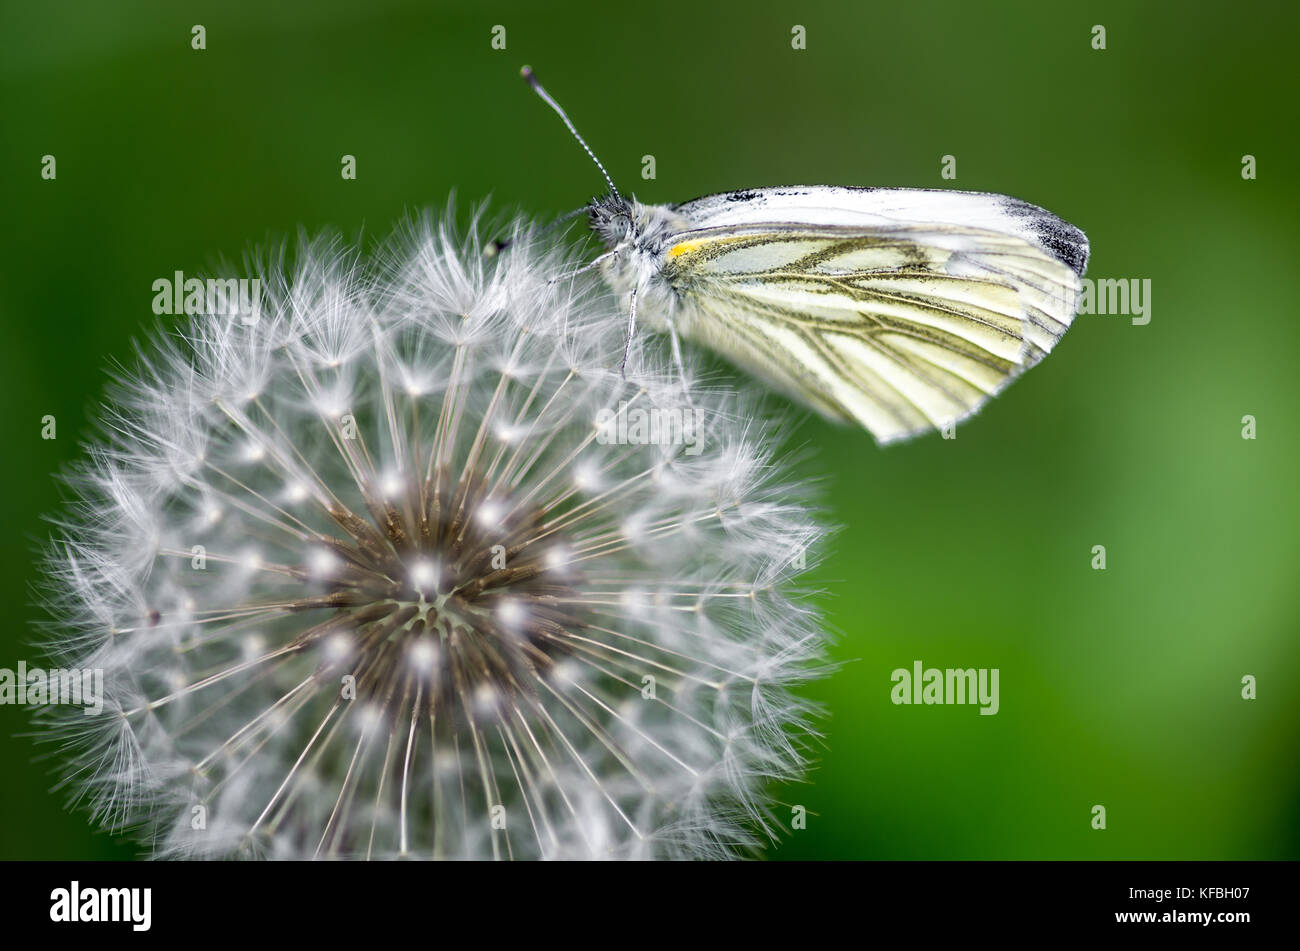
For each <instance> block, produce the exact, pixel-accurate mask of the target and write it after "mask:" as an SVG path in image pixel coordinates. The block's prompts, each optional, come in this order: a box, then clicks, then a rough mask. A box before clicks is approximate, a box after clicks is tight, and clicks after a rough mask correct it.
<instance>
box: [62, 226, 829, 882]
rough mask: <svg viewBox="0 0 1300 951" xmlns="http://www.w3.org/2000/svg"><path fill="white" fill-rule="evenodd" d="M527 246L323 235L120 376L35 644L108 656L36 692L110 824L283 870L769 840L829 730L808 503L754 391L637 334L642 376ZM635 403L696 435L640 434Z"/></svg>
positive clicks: (83, 785)
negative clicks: (779, 454)
mask: <svg viewBox="0 0 1300 951" xmlns="http://www.w3.org/2000/svg"><path fill="white" fill-rule="evenodd" d="M511 234H512V243H511V245H510V249H509V251H508V253H505V254H502V255H499V256H497V257H496V258H493V259H491V260H489V259H488V258H487V257H486V256H485V255H483V253H482V247H481V244H480V242H479V240H478V237H477V232H476V230H475V229H471V230H470V232H469V233H468V234H457V233H455V232H454V231H453V229H452V228H451V226H450V225H449V224H447V223H446V222H439V221H432V222H428V221H426V222H424V223H423V224H420V225H418V226H416V227H413V228H411V229H409V230H408V231H407V232H405V233H403V234H402V235H400V236H399V237H398V239H396V240H395V241H394V242H393V243H392V245H391V246H390V247H389V248H388V249H387V251H386V252H385V253H384V254H383V255H382V257H381V261H382V264H381V265H379V266H369V265H363V264H362V263H360V260H359V258H358V257H357V255H356V254H355V253H353V252H352V251H350V250H349V249H347V248H345V247H343V246H342V245H340V244H338V243H329V242H317V243H314V244H308V245H305V246H304V247H303V248H302V249H301V252H300V253H299V254H298V255H297V261H298V263H297V264H296V265H295V267H294V268H293V269H292V270H287V269H285V267H284V266H283V263H282V257H283V256H281V257H280V258H278V259H277V258H272V259H271V260H269V261H268V262H266V263H264V264H263V265H261V270H259V272H258V277H259V278H260V279H261V282H262V287H263V288H264V297H265V300H264V301H263V306H262V309H261V319H260V320H259V321H257V322H254V323H245V322H243V321H241V320H239V319H237V318H223V317H222V316H220V315H215V314H203V315H198V316H195V317H194V318H192V319H191V320H190V322H189V323H188V324H187V325H186V326H185V327H184V328H182V329H181V332H180V333H175V332H170V333H167V334H162V335H160V336H159V338H158V339H156V340H154V341H152V342H151V343H150V344H149V345H147V346H146V347H143V348H141V362H140V367H139V369H138V370H137V371H135V372H134V373H133V374H132V375H131V376H129V377H127V378H125V379H122V380H120V381H118V382H117V383H116V384H115V385H114V387H113V389H112V391H111V393H110V397H109V405H108V408H107V409H106V411H105V414H104V420H105V424H106V425H105V426H104V435H103V438H102V440H101V441H100V442H99V444H97V445H95V446H93V447H92V448H91V449H90V450H89V451H88V455H87V458H86V461H85V462H84V464H83V465H82V466H81V467H80V468H79V470H78V471H77V472H76V473H75V474H74V475H73V476H71V477H70V484H71V486H72V488H73V489H74V491H75V498H74V500H73V502H72V503H70V505H69V507H68V509H67V510H66V511H65V512H64V513H62V514H60V515H59V516H57V517H56V518H55V519H54V520H53V521H54V524H55V538H54V541H53V542H52V544H51V546H50V549H49V552H48V556H47V561H46V564H47V571H48V587H47V589H46V590H47V600H48V603H49V606H50V609H51V611H52V613H53V615H54V620H53V621H52V623H51V636H50V639H49V645H50V651H51V653H52V654H53V655H54V656H55V657H56V658H58V659H59V661H60V662H62V663H64V664H67V665H69V666H78V667H96V668H100V669H102V670H103V671H104V675H105V703H104V711H105V712H104V714H103V716H102V717H100V718H97V719H95V720H93V721H90V720H89V719H88V718H85V717H83V716H81V715H80V713H79V711H78V713H76V714H69V713H64V712H59V711H57V710H55V711H53V712H49V713H48V714H45V715H46V716H48V717H49V718H50V731H51V735H52V736H53V737H55V738H57V739H58V741H59V742H61V743H64V744H65V745H68V746H70V747H73V748H75V749H77V750H78V754H77V756H78V758H77V759H76V761H75V762H73V763H71V764H70V765H69V775H70V776H72V777H74V779H73V782H75V783H78V784H79V786H78V795H79V796H81V797H83V798H84V799H85V800H87V801H88V802H89V803H90V805H91V807H92V808H93V809H94V811H95V812H96V814H97V815H98V816H99V818H100V819H101V820H102V821H103V822H104V823H105V824H106V825H108V826H109V827H111V828H115V829H121V828H125V827H135V828H138V829H139V830H140V832H141V834H142V836H143V838H144V840H145V841H147V842H149V843H151V844H152V845H153V847H154V849H155V851H156V854H158V855H160V856H165V857H228V856H250V857H267V858H395V857H412V858H416V857H424V858H483V857H487V858H565V857H603V858H656V857H669V858H675V857H722V856H728V855H736V854H741V853H743V852H745V851H747V850H749V849H751V848H753V847H756V846H758V845H760V844H761V843H762V841H763V840H764V832H765V831H768V832H770V831H771V829H772V828H773V819H772V814H771V812H770V810H769V806H768V800H767V798H766V796H767V786H768V784H769V783H770V782H772V781H774V780H781V779H786V778H792V777H795V776H797V775H798V774H799V773H800V771H801V769H802V767H803V765H804V759H805V754H806V742H807V740H808V738H809V737H811V736H812V735H813V733H812V729H813V728H812V726H811V724H810V718H811V717H812V715H813V714H814V712H815V711H814V708H813V707H812V706H811V705H810V704H809V703H808V702H807V701H804V700H802V699H801V698H799V696H798V695H797V693H796V692H794V690H793V689H792V688H794V687H797V685H798V684H799V683H800V682H802V681H804V680H806V679H807V678H808V677H810V676H813V675H814V674H815V673H816V672H817V671H818V669H819V667H820V665H821V663H822V649H823V644H824V638H823V635H822V632H821V626H820V622H819V618H818V616H817V614H816V612H815V611H814V610H813V609H812V608H811V607H809V606H808V605H807V604H806V603H805V602H804V600H803V598H802V596H801V595H800V593H799V591H798V589H797V588H795V587H794V586H793V585H794V584H795V582H796V580H797V574H798V572H797V571H795V570H794V569H792V568H790V558H789V557H788V553H789V550H790V547H791V544H792V540H793V541H795V542H797V543H798V544H800V545H802V546H804V547H805V548H808V547H810V546H812V544H813V543H814V542H815V541H816V539H817V537H818V535H819V529H818V526H817V525H816V523H815V521H814V520H813V518H812V516H811V515H810V514H809V509H808V507H807V505H806V504H805V503H804V502H803V501H802V498H803V493H802V492H801V491H800V490H799V489H798V488H797V487H796V486H794V485H792V484H791V483H790V482H789V481H788V480H783V479H782V476H781V469H780V466H779V465H777V464H776V463H775V460H774V459H773V456H772V442H771V437H772V431H773V430H772V425H771V424H769V423H767V422H764V420H763V417H762V416H761V415H760V414H759V412H758V410H757V408H756V407H755V405H754V404H753V403H752V402H750V401H749V400H748V399H746V398H744V397H743V396H737V395H734V394H728V393H725V392H721V391H712V390H707V389H704V388H699V387H696V388H694V389H693V391H692V393H691V401H690V402H687V398H686V396H685V393H684V390H683V387H682V383H681V381H680V379H679V378H678V377H677V374H676V372H675V370H674V369H673V367H672V362H671V360H670V359H668V357H667V356H666V354H664V353H661V352H660V350H661V348H658V347H653V346H648V345H645V344H644V343H643V342H640V341H639V342H638V346H637V347H635V348H634V351H633V359H632V360H631V361H630V362H629V364H628V366H627V370H626V375H624V373H622V372H620V369H619V362H620V357H621V353H622V348H623V342H624V341H623V334H624V332H625V315H624V314H622V313H620V310H621V308H620V307H619V306H618V305H617V304H616V303H615V302H614V301H612V300H611V299H610V298H609V297H607V296H606V295H605V293H604V292H603V291H602V290H601V289H600V288H599V287H598V286H597V284H596V282H594V281H590V282H589V281H587V280H586V279H585V278H579V279H577V280H572V281H568V280H566V281H552V280H551V279H552V278H553V277H554V276H555V275H557V274H561V273H564V272H566V271H569V270H572V269H573V267H574V262H573V261H572V260H571V259H570V258H569V257H568V255H567V254H566V253H565V252H563V251H561V250H557V249H555V248H553V247H547V246H544V245H542V244H540V243H538V241H537V239H535V238H534V237H533V232H532V231H531V230H530V229H529V228H528V227H527V226H526V225H525V224H523V223H517V224H515V225H513V226H512V228H511ZM693 372H694V371H693V369H692V373H693ZM633 410H635V411H637V412H641V411H644V412H657V413H665V414H670V416H671V414H676V415H675V416H672V418H674V419H678V420H680V419H681V418H682V414H685V413H687V412H690V413H694V414H696V417H694V418H698V419H699V420H700V421H701V424H700V429H699V432H697V433H695V437H696V439H695V441H694V442H693V443H690V444H687V443H684V442H682V441H680V440H679V441H676V442H673V441H671V440H660V441H657V442H655V441H648V440H642V441H638V440H637V439H635V438H624V436H625V434H626V433H628V432H635V431H637V430H636V429H635V428H632V429H629V428H628V427H626V426H623V425H621V424H620V423H621V421H620V416H621V415H623V414H627V413H630V412H632V411H633ZM593 420H604V422H602V423H600V424H598V425H593ZM666 431H668V432H671V431H673V430H672V429H671V427H669V428H668V429H667V430H666ZM678 431H680V428H679V430H678ZM620 439H622V440H623V441H621V442H620ZM688 450H689V451H688ZM808 561H809V562H810V561H811V558H809V559H808ZM804 563H806V562H803V561H801V562H800V564H804ZM196 806H202V807H203V813H204V815H206V816H207V820H206V822H205V823H203V824H202V828H199V827H197V825H196V823H195V822H193V821H191V820H192V816H193V815H194V814H195V813H194V808H195V807H196Z"/></svg>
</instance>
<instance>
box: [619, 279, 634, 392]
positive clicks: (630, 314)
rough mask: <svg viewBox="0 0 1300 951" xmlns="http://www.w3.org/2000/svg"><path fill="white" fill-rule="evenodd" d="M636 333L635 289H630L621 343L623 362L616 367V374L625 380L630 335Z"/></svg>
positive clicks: (629, 353) (630, 349) (630, 342)
mask: <svg viewBox="0 0 1300 951" xmlns="http://www.w3.org/2000/svg"><path fill="white" fill-rule="evenodd" d="M635 333H636V288H635V287H633V288H632V295H631V302H630V304H629V306H628V309H627V340H626V341H625V342H624V343H623V362H622V363H620V364H619V365H618V372H619V375H620V376H621V377H623V379H625V380H626V379H627V358H628V357H629V356H631V354H632V335H633V334H635Z"/></svg>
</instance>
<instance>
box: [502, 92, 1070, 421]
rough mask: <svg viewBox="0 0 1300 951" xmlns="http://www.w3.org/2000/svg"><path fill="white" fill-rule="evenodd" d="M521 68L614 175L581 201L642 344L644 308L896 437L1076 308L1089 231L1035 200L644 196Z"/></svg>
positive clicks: (876, 191) (775, 193) (974, 396)
mask: <svg viewBox="0 0 1300 951" xmlns="http://www.w3.org/2000/svg"><path fill="white" fill-rule="evenodd" d="M523 76H524V78H525V79H526V80H527V81H528V82H529V84H530V85H531V86H532V87H533V89H534V91H536V92H537V93H538V95H540V96H541V97H542V99H544V100H545V101H546V102H547V103H548V104H549V105H550V106H551V107H552V108H553V109H554V110H555V111H556V112H557V113H559V115H560V118H561V119H563V120H564V123H565V125H567V126H568V128H569V131H570V132H572V133H573V135H574V137H575V138H576V139H577V140H578V142H579V143H580V144H581V145H582V147H583V148H584V149H585V150H586V151H587V154H588V155H589V156H590V157H591V159H592V161H594V162H595V163H596V166H597V168H599V169H600V172H601V174H602V175H603V176H604V178H605V181H606V184H607V185H608V186H609V193H608V194H607V195H605V196H602V197H599V198H596V199H594V200H593V201H592V202H591V204H590V205H587V206H585V207H584V208H582V209H579V212H585V213H586V214H587V215H588V216H589V219H590V224H591V227H592V229H593V231H594V232H595V233H596V235H597V236H598V237H599V238H600V239H601V241H602V242H603V243H604V245H605V248H606V250H605V252H604V253H603V254H601V255H600V256H599V257H598V258H596V260H595V261H593V262H592V263H591V265H588V266H589V267H593V266H594V267H599V268H600V270H601V272H602V274H603V276H604V278H605V280H606V281H607V282H608V283H609V285H610V286H611V287H612V288H613V290H614V291H615V292H616V293H618V294H620V295H623V296H624V297H625V298H626V300H627V301H628V309H629V318H628V347H630V346H631V341H632V336H633V333H634V331H635V328H636V326H637V323H638V321H640V322H641V323H643V324H645V325H647V326H648V327H649V328H650V329H652V330H657V331H666V332H668V333H669V334H670V335H671V339H672V346H673V353H674V357H675V359H676V361H677V364H678V367H679V369H680V368H681V367H682V360H681V349H680V339H686V340H689V341H693V342H696V343H698V344H701V345H703V346H705V347H708V348H710V349H712V350H714V351H716V352H717V353H719V354H721V355H722V356H723V357H725V358H727V359H728V360H730V361H731V362H732V363H734V364H736V365H738V366H740V367H742V368H744V369H746V370H748V371H750V372H751V373H753V374H754V375H755V376H757V377H759V378H761V379H763V380H766V381H767V382H768V383H769V384H771V385H772V386H774V387H775V388H777V389H778V390H781V391H783V392H785V393H786V394H788V395H789V396H791V397H793V398H795V399H797V400H800V401H802V402H803V403H805V404H806V405H808V406H810V407H812V408H814V409H816V410H818V411H820V412H821V413H822V414H824V415H826V416H828V417H830V418H832V419H838V420H844V421H847V422H855V423H858V424H860V425H861V426H863V427H864V428H866V429H867V430H868V431H869V432H871V434H872V435H873V436H874V437H875V438H876V440H877V442H879V443H882V444H884V443H890V442H895V441H897V440H901V439H907V438H909V437H912V436H916V435H918V434H920V433H924V432H927V431H929V430H932V429H935V428H940V429H944V428H947V427H950V426H952V425H954V424H955V423H957V422H959V421H960V420H962V419H965V418H966V417H968V416H970V415H971V414H973V413H975V412H976V411H978V410H979V409H980V408H981V407H982V406H983V405H984V403H986V402H987V401H988V400H989V399H990V398H991V397H993V396H995V395H996V394H997V393H999V392H1000V391H1001V390H1002V389H1003V388H1004V387H1005V386H1006V385H1007V384H1008V383H1010V382H1011V381H1012V380H1014V379H1015V378H1016V377H1018V376H1019V375H1020V374H1021V373H1023V372H1024V371H1025V370H1027V369H1029V368H1030V367H1032V366H1033V365H1034V364H1036V363H1038V362H1039V361H1040V360H1042V359H1043V357H1045V356H1046V355H1047V354H1048V353H1050V352H1051V350H1052V348H1053V347H1054V346H1055V345H1056V343H1057V341H1059V340H1060V338H1061V336H1062V335H1063V334H1064V333H1065V331H1066V330H1068V329H1069V327H1070V324H1071V322H1072V321H1073V319H1074V315H1075V309H1076V306H1077V302H1078V296H1079V292H1080V279H1081V278H1082V276H1083V273H1084V270H1085V268H1086V267H1087V263H1088V239H1087V238H1086V237H1085V235H1084V233H1083V232H1082V231H1080V230H1079V229H1078V228H1076V227H1075V226H1074V225H1072V224H1069V223H1068V222H1066V221H1063V220H1062V219H1060V218H1058V217H1057V216H1055V215H1053V214H1052V213H1051V212H1048V211H1045V210H1044V209H1042V208H1039V207H1038V206H1036V205H1031V204H1029V203H1028V202H1025V201H1021V200H1019V199H1016V198H1010V197H1008V196H1006V195H996V194H988V193H981V192H965V191H948V190H942V189H910V188H853V187H845V186H832V185H791V186H780V187H774V188H753V189H744V190H741V191H733V192H724V193H722V194H718V195H709V196H706V197H704V198H697V199H695V200H693V201H688V202H685V203H683V204H676V205H645V204H642V203H641V202H638V201H637V200H636V199H635V198H633V197H624V196H623V195H621V194H620V193H619V191H618V189H617V188H616V187H615V186H614V182H613V179H612V178H611V177H610V176H609V174H608V172H606V171H605V167H604V166H603V165H602V164H601V162H600V160H599V159H597V158H596V155H595V153H594V152H592V150H591V148H590V147H589V146H588V145H587V143H586V142H585V141H584V140H583V138H582V136H580V135H579V134H578V132H577V129H576V128H574V126H573V123H572V122H571V121H570V120H569V117H568V116H567V115H566V114H565V112H564V110H563V109H561V108H560V106H559V104H558V103H556V102H555V100H554V99H552V98H551V97H550V95H549V94H548V93H547V92H546V90H545V89H543V88H542V86H541V84H540V83H538V81H537V79H536V77H535V76H534V75H533V74H532V71H531V70H530V69H529V68H528V67H524V69H523ZM585 269H586V268H584V269H583V270H585ZM626 359H627V357H626V353H625V354H624V362H625V363H626ZM683 375H684V374H683Z"/></svg>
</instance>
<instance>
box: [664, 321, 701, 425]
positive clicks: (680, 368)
mask: <svg viewBox="0 0 1300 951" xmlns="http://www.w3.org/2000/svg"><path fill="white" fill-rule="evenodd" d="M667 320H668V336H669V338H670V339H671V340H672V342H673V362H674V363H676V364H677V375H678V376H679V377H680V378H681V381H682V392H683V393H685V394H686V405H687V406H689V407H691V408H692V409H694V408H695V404H694V403H693V402H692V401H691V388H690V386H689V385H688V384H687V382H686V364H685V362H683V360H682V342H681V340H680V339H679V338H678V336H677V325H676V324H675V323H673V319H672V317H668V318H667Z"/></svg>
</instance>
